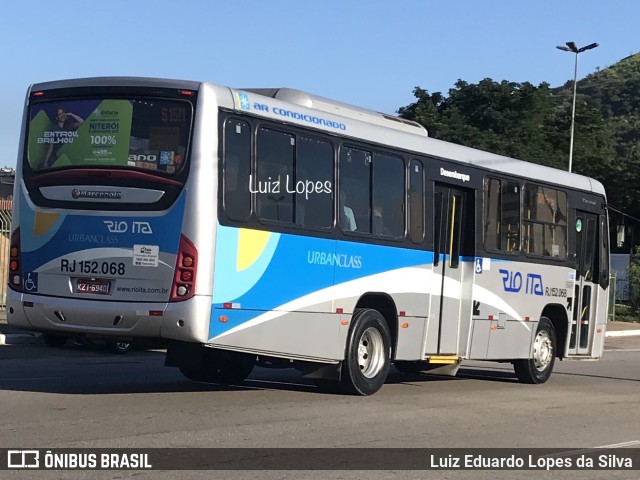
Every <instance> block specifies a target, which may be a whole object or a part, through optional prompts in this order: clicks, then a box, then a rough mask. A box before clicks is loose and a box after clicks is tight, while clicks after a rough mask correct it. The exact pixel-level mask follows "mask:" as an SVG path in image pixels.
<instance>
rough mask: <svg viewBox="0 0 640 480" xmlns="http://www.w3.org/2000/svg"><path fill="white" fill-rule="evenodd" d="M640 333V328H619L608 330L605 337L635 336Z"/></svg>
mask: <svg viewBox="0 0 640 480" xmlns="http://www.w3.org/2000/svg"><path fill="white" fill-rule="evenodd" d="M638 335H640V330H618V331H613V332H607V333H606V334H605V337H633V336H638Z"/></svg>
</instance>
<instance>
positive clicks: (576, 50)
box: [556, 42, 598, 171]
mask: <svg viewBox="0 0 640 480" xmlns="http://www.w3.org/2000/svg"><path fill="white" fill-rule="evenodd" d="M566 45H567V46H566V47H564V46H558V47H556V48H557V49H559V50H563V51H565V52H571V53H575V54H576V66H575V69H574V71H573V106H572V107H571V138H570V140H569V171H571V166H572V163H573V130H574V127H575V122H576V92H577V86H578V54H579V53H582V52H585V51H587V50H591V49H592V48H596V47H597V46H598V44H597V43H592V44H590V45H587V46H586V47H581V48H578V47H577V46H576V44H575V42H567V43H566Z"/></svg>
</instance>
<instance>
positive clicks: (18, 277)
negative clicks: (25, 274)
mask: <svg viewBox="0 0 640 480" xmlns="http://www.w3.org/2000/svg"><path fill="white" fill-rule="evenodd" d="M9 287H11V289H12V290H15V291H16V292H22V291H24V288H23V286H22V262H21V258H20V228H16V229H15V231H14V232H13V233H12V234H11V246H10V248H9Z"/></svg>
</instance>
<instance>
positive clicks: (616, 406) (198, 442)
mask: <svg viewBox="0 0 640 480" xmlns="http://www.w3.org/2000/svg"><path fill="white" fill-rule="evenodd" d="M606 349H607V351H606V353H605V357H604V358H603V359H602V360H600V361H599V362H575V361H565V362H559V363H557V364H556V369H555V372H554V374H553V376H552V378H551V379H550V380H549V382H548V383H547V384H545V385H539V386H530V385H521V384H519V383H517V382H516V381H515V377H514V376H513V373H512V369H511V367H510V365H500V364H491V363H486V364H485V363H480V362H468V363H465V364H463V367H462V368H461V370H460V372H459V374H458V376H457V377H456V378H453V379H451V378H446V377H436V376H427V375H425V376H407V375H403V374H400V373H397V372H395V371H393V372H392V373H391V375H390V378H389V381H388V384H387V385H385V386H384V387H383V389H382V390H381V391H380V392H378V393H377V394H376V395H374V396H372V397H367V398H360V397H351V396H341V395H333V394H326V393H321V392H320V391H318V389H317V388H316V387H315V386H314V385H313V384H311V383H310V382H309V381H307V380H304V379H302V378H301V377H299V375H298V374H297V373H296V372H295V371H289V370H266V369H256V370H254V373H253V374H252V375H251V377H250V378H249V379H248V380H247V381H245V382H244V383H242V384H241V385H238V386H231V387H229V386H227V387H223V386H219V385H213V384H200V383H192V382H189V381H188V380H186V379H184V378H183V377H182V375H181V374H180V373H179V371H178V370H176V369H172V368H166V367H164V366H163V361H164V355H163V353H162V352H160V351H136V352H132V353H130V354H127V355H123V356H114V355H112V354H110V353H108V352H107V351H106V350H104V349H91V348H88V347H79V346H69V347H65V348H63V349H52V348H48V347H45V346H44V345H39V344H16V345H5V346H2V347H0V447H2V448H19V447H22V448H28V447H37V448H84V447H95V448H99V447H100V448H123V447H130V448H148V447H310V448H314V447H340V448H350V447H353V448H357V447H364V448H372V447H382V448H386V447H420V448H423V447H425V448H434V447H452V448H453V447H460V448H476V447H477V448H481V447H507V448H510V447H531V448H534V447H560V448H572V449H573V448H575V449H579V448H592V447H598V446H603V445H612V444H620V443H626V442H636V441H637V442H638V444H637V445H636V446H639V447H640V415H639V414H638V412H640V368H638V367H639V366H640V337H639V336H635V337H626V338H625V337H622V338H609V339H608V340H607V347H606ZM33 473H35V472H32V473H31V474H30V475H26V474H23V473H22V472H0V477H1V478H36V477H34V476H33ZM214 473H215V475H214V474H213V473H212V472H206V471H200V472H123V471H111V472H38V475H37V478H136V479H139V478H234V479H235V478H238V479H240V478H260V479H270V478H292V479H293V478H295V479H297V478H318V479H321V478H322V479H324V478H345V479H351V478H412V479H413V478H415V479H422V478H439V479H444V478H470V479H471V478H473V479H475V478H505V479H506V478H531V476H532V475H536V476H541V477H543V478H576V479H578V478H580V479H583V478H624V479H632V478H635V479H637V478H640V470H636V471H635V472H629V471H626V472H625V471H615V472H608V471H607V472H605V471H595V472H585V471H566V472H565V471H562V472H558V471H555V472H550V473H547V472H542V473H540V472H537V473H536V472H528V471H519V472H513V471H510V472H507V471H501V472H492V471H465V472H460V471H438V472H434V471H402V470H399V471H375V472H363V471H339V472H334V471H320V472H308V471H305V472H298V471H263V472H246V471H226V472H214Z"/></svg>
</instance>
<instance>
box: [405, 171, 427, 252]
mask: <svg viewBox="0 0 640 480" xmlns="http://www.w3.org/2000/svg"><path fill="white" fill-rule="evenodd" d="M409 236H410V237H411V241H412V242H413V243H422V241H423V240H424V169H423V168H422V162H421V161H419V160H411V165H410V167H409Z"/></svg>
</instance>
